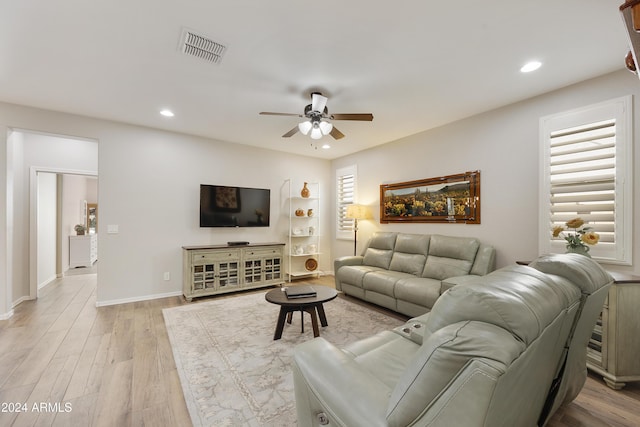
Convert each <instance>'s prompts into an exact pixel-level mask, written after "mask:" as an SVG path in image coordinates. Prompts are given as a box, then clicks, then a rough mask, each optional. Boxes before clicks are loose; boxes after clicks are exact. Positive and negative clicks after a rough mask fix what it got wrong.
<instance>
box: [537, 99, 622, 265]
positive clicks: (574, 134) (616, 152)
mask: <svg viewBox="0 0 640 427" xmlns="http://www.w3.org/2000/svg"><path fill="white" fill-rule="evenodd" d="M632 105H633V104H632V97H631V96H625V97H621V98H616V99H613V100H610V101H605V102H601V103H599V104H594V105H590V106H587V107H582V108H578V109H575V110H571V111H567V112H564V113H558V114H554V115H551V116H547V117H543V118H541V119H540V142H541V144H540V154H541V157H540V159H541V167H542V170H541V174H540V215H539V218H540V220H539V253H540V254H545V253H562V252H565V251H566V244H567V242H566V240H565V239H564V237H566V235H567V233H568V234H573V233H574V232H575V231H574V230H572V229H568V230H567V229H566V228H567V227H566V222H567V221H570V220H572V219H574V218H580V219H582V220H583V221H584V222H585V226H586V227H591V230H590V231H594V232H596V233H598V235H599V236H600V240H599V242H598V244H596V245H594V246H590V247H589V248H590V251H589V254H590V255H591V256H592V257H594V258H596V259H598V260H600V261H605V262H608V263H616V264H625V265H630V262H631V260H632V259H633V257H632V253H631V251H632V237H633V205H632V198H633V175H632V173H633V164H632V155H631V152H632V147H633V140H632V138H631V136H632V124H633V116H632V111H631V108H632ZM554 227H563V228H565V231H564V232H563V233H561V234H560V236H558V237H557V238H554V237H553V233H552V230H553V228H554Z"/></svg>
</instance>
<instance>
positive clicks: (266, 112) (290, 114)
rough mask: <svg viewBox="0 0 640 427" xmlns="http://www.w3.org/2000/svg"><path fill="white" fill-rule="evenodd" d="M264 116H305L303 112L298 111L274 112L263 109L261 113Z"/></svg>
mask: <svg viewBox="0 0 640 427" xmlns="http://www.w3.org/2000/svg"><path fill="white" fill-rule="evenodd" d="M259 114H260V115H262V116H293V117H303V115H302V114H296V113H272V112H270V111H262V112H260V113H259Z"/></svg>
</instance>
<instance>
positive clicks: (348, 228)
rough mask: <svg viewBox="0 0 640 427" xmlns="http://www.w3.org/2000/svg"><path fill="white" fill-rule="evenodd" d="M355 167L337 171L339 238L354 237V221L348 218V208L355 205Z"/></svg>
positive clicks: (337, 226)
mask: <svg viewBox="0 0 640 427" xmlns="http://www.w3.org/2000/svg"><path fill="white" fill-rule="evenodd" d="M355 189H356V174H355V166H351V167H347V168H343V169H339V170H338V171H336V207H337V212H336V214H337V215H336V228H337V230H336V232H337V235H338V236H339V237H343V238H344V237H347V238H348V237H350V236H352V234H351V233H352V232H353V226H354V220H353V219H351V218H347V206H348V205H351V204H353V203H355Z"/></svg>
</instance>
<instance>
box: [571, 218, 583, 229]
mask: <svg viewBox="0 0 640 427" xmlns="http://www.w3.org/2000/svg"><path fill="white" fill-rule="evenodd" d="M583 225H584V221H583V220H581V219H580V218H574V219H572V220H571V221H567V227H569V228H580V227H582V226H583Z"/></svg>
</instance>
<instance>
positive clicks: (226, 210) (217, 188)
mask: <svg viewBox="0 0 640 427" xmlns="http://www.w3.org/2000/svg"><path fill="white" fill-rule="evenodd" d="M270 202H271V190H268V189H262V188H243V187H225V186H221V185H206V184H201V185H200V227H268V226H269V211H270V209H269V208H270Z"/></svg>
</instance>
